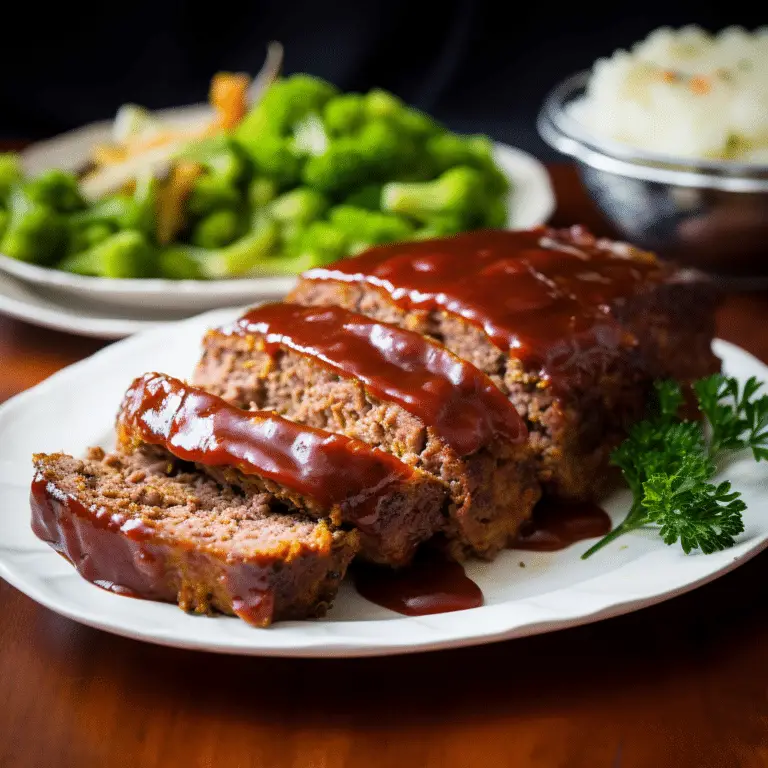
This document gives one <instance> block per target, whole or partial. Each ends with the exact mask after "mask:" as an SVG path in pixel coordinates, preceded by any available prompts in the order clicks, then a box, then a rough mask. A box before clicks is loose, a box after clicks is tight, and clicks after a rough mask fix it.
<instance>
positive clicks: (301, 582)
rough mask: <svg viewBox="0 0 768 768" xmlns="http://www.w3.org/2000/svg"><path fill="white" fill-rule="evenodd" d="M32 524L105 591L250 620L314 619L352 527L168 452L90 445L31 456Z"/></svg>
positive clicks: (338, 571)
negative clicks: (86, 449)
mask: <svg viewBox="0 0 768 768" xmlns="http://www.w3.org/2000/svg"><path fill="white" fill-rule="evenodd" d="M34 463H35V477H34V480H33V482H32V493H31V505H32V529H33V531H34V532H35V534H36V535H37V536H38V537H39V538H41V539H42V540H44V541H46V542H48V543H49V544H50V545H51V546H52V547H54V549H56V550H58V551H59V552H60V553H61V554H62V555H64V556H65V557H66V558H67V559H68V560H70V562H72V564H73V565H74V566H75V568H77V570H78V571H79V573H80V575H81V576H83V577H84V578H86V579H88V580H89V581H91V582H94V583H95V584H98V585H99V586H101V587H104V588H107V589H110V590H112V591H115V592H118V593H121V594H129V595H132V596H134V597H144V598H148V599H151V600H163V601H168V602H177V603H178V604H179V606H180V607H181V608H183V609H184V610H186V611H192V612H194V613H209V612H211V611H212V610H213V609H215V610H218V611H222V612H223V613H227V614H232V615H236V616H239V617H240V618H242V619H245V621H247V622H249V623H251V624H254V625H256V626H259V627H264V626H267V625H269V624H270V623H271V622H273V621H277V620H279V619H301V618H306V617H308V616H320V615H322V614H323V613H325V611H326V609H327V608H328V606H329V605H330V604H331V601H332V600H333V598H334V596H335V595H336V590H337V588H338V585H339V582H340V581H341V579H342V578H343V576H344V572H345V571H346V568H347V565H348V564H349V562H350V560H351V559H352V557H353V555H354V554H355V552H356V551H357V535H356V533H355V532H354V531H353V532H347V531H341V530H334V529H333V528H332V527H330V526H329V525H328V524H327V523H325V522H316V521H314V520H310V519H309V518H307V517H306V516H304V515H302V514H300V513H299V512H298V511H297V510H296V509H295V508H292V507H290V506H288V505H286V504H285V503H284V502H283V501H282V500H278V499H277V498H276V497H275V496H274V495H272V494H270V493H261V494H255V495H249V496H245V495H243V494H242V493H241V492H239V491H236V490H234V489H232V488H231V487H228V486H221V485H218V484H217V483H216V482H214V481H213V480H212V479H210V478H208V477H206V476H205V475H202V474H200V473H198V472H195V471H192V468H191V466H190V465H183V464H182V463H180V462H178V461H168V460H167V459H166V460H163V461H158V460H157V459H154V458H150V457H147V456H145V455H142V454H141V453H136V454H134V455H132V456H125V455H119V454H110V455H107V456H105V455H104V452H103V451H102V450H101V449H91V452H90V455H89V458H87V459H82V460H81V459H75V458H72V457H71V456H65V455H64V454H52V455H46V454H38V455H36V456H35V457H34Z"/></svg>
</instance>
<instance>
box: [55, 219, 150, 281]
mask: <svg viewBox="0 0 768 768" xmlns="http://www.w3.org/2000/svg"><path fill="white" fill-rule="evenodd" d="M152 256H153V250H152V246H151V245H150V244H149V241H148V240H147V238H146V237H145V236H144V235H143V234H142V233H141V232H137V231H136V230H130V229H126V230H124V231H122V232H117V233H116V234H114V235H112V236H111V237H108V238H107V239H106V240H104V241H102V242H100V243H98V244H97V245H94V246H92V247H91V248H89V249H88V250H87V251H83V252H82V253H77V254H74V255H72V256H68V257H67V258H66V259H64V260H63V261H62V262H61V263H60V264H59V269H63V270H65V271H66V272H75V273H76V274H79V275H90V276H93V277H110V278H130V277H150V276H151V274H152V262H153V258H152Z"/></svg>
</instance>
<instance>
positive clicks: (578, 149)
mask: <svg viewBox="0 0 768 768" xmlns="http://www.w3.org/2000/svg"><path fill="white" fill-rule="evenodd" d="M589 76H590V72H589V71H587V70H585V71H582V72H577V73H576V74H574V75H571V76H570V77H568V78H566V79H565V80H563V81H562V82H561V83H559V84H558V85H557V86H555V87H554V88H553V89H552V90H551V91H550V92H549V94H548V95H547V97H546V99H545V100H544V104H543V105H542V108H541V110H540V112H539V115H538V118H537V121H536V125H537V128H538V131H539V134H540V135H541V137H542V138H543V139H544V140H545V141H546V142H547V143H548V144H549V145H550V146H551V147H553V148H554V149H557V150H558V151H560V152H562V153H563V154H565V155H569V156H570V157H574V158H576V159H577V160H579V161H580V162H582V163H584V164H585V165H588V166H590V167H591V168H595V169H596V170H600V171H605V172H607V173H613V174H616V175H620V176H627V177H630V178H634V179H639V180H642V181H650V182H655V183H658V184H666V185H671V186H678V187H697V188H703V189H716V190H721V191H726V192H739V193H755V192H757V193H760V192H768V164H762V163H761V164H757V163H754V164H753V163H738V162H733V161H730V160H706V159H693V160H692V159H689V158H680V157H674V156H670V155H664V154H660V153H653V152H647V151H645V150H641V149H636V148H635V147H632V146H629V145H625V144H621V143H620V142H617V141H611V140H607V139H602V138H597V137H595V136H594V135H593V134H591V133H590V132H589V130H588V129H587V128H586V127H585V126H583V125H582V124H581V123H579V121H578V120H576V119H575V118H574V117H572V116H571V115H570V114H569V113H568V111H567V110H566V109H565V105H566V104H567V103H568V102H570V101H572V100H573V99H574V98H576V97H577V96H578V95H580V93H583V91H584V89H585V88H586V85H587V81H588V79H589Z"/></svg>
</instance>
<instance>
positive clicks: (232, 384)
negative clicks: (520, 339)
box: [194, 304, 540, 557]
mask: <svg viewBox="0 0 768 768" xmlns="http://www.w3.org/2000/svg"><path fill="white" fill-rule="evenodd" d="M194 381H195V383H196V384H199V385H201V386H203V387H205V388H206V389H207V390H209V391H211V392H213V393H215V394H217V395H220V396H221V397H223V398H225V399H226V400H228V401H230V402H232V403H234V404H235V405H237V406H239V407H242V408H254V409H258V410H270V411H276V412H277V413H279V414H280V415H282V416H285V417H286V418H289V419H292V420H294V421H297V422H300V423H302V424H308V425H311V426H313V427H317V428H320V429H327V430H332V431H334V432H338V433H341V434H344V435H346V436H348V437H352V438H355V439H359V440H363V441H365V442H366V443H368V444H370V445H373V446H376V447H378V448H381V449H383V450H385V451H389V452H390V453H392V454H394V455H396V456H397V457H398V458H399V459H401V460H402V461H403V462H405V463H407V464H408V465H410V466H412V467H415V468H417V469H419V470H423V471H424V472H426V473H428V474H429V475H431V476H432V477H435V478H436V479H437V480H439V482H440V483H441V484H443V485H444V486H446V487H447V488H448V491H449V495H450V504H449V505H448V509H447V520H446V529H445V533H446V535H447V540H448V541H449V543H450V547H451V549H452V551H453V554H454V555H456V556H463V555H465V554H470V553H471V554H476V555H480V556H483V557H492V556H493V555H495V554H496V553H497V552H498V551H499V549H501V548H502V547H504V546H505V545H506V544H507V543H508V542H509V541H510V540H511V538H512V537H513V536H514V534H515V533H516V531H517V529H518V527H519V526H520V524H521V523H522V522H523V521H524V520H526V519H527V518H528V517H529V516H530V514H531V510H532V508H533V505H534V504H535V502H536V501H537V500H538V497H539V495H540V491H539V486H538V483H537V481H536V477H535V470H534V464H533V461H532V456H531V453H530V450H529V448H528V446H527V441H526V430H525V427H524V425H523V423H522V420H521V418H520V416H519V415H518V413H517V412H516V410H515V409H514V407H513V406H512V405H511V403H510V402H509V400H508V399H507V398H505V397H504V395H503V394H502V393H501V392H499V390H498V389H497V388H496V387H495V386H494V384H493V382H491V381H490V380H489V379H488V377H487V376H485V375H484V374H483V373H482V372H480V371H479V370H478V369H477V368H475V367H474V366H473V365H471V364H469V363H467V362H465V361H463V360H461V359H460V358H457V357H456V356H455V355H453V354H452V353H451V352H449V351H448V350H446V349H445V348H444V347H442V346H441V345H440V344H437V343H435V342H434V341H431V340H428V339H426V338H425V337H424V336H422V335H420V334H417V333H413V332H410V331H406V330H403V329H401V328H398V327H397V326H392V325H387V324H384V323H378V322H375V321H372V320H370V319H369V318H367V317H365V316H362V315H359V314H355V313H353V312H350V311H348V310H345V309H341V308H338V307H322V308H316V307H301V306H297V305H291V304H269V305H264V306H261V307H258V308H257V309H254V310H252V311H250V312H249V313H248V314H246V315H245V316H244V317H242V318H241V319H240V320H238V321H237V322H235V323H233V324H231V325H228V326H226V327H224V328H220V329H218V330H215V331H212V332H210V333H209V334H208V335H207V337H206V339H205V342H204V354H203V357H202V360H201V362H200V364H199V365H198V368H197V370H196V373H195V378H194Z"/></svg>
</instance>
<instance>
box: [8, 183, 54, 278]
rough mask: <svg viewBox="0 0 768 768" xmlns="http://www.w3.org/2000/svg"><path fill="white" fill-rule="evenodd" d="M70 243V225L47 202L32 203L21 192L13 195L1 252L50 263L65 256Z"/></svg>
mask: <svg viewBox="0 0 768 768" xmlns="http://www.w3.org/2000/svg"><path fill="white" fill-rule="evenodd" d="M66 244H67V225H66V223H65V221H64V218H63V217H62V216H61V214H60V213H58V212H56V211H54V210H53V209H51V208H48V207H47V206H44V205H34V204H31V203H30V202H29V200H28V199H27V198H26V197H22V196H20V195H17V196H15V199H13V198H12V204H11V210H10V213H9V216H8V223H7V226H6V228H5V232H4V233H3V237H2V240H0V253H4V254H5V255H6V256H10V257H11V258H14V259H18V260H19V261H28V262H31V263H34V264H42V265H46V266H47V265H51V264H53V263H54V262H56V261H58V259H59V258H61V256H62V254H63V253H64V250H65V248H66Z"/></svg>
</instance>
